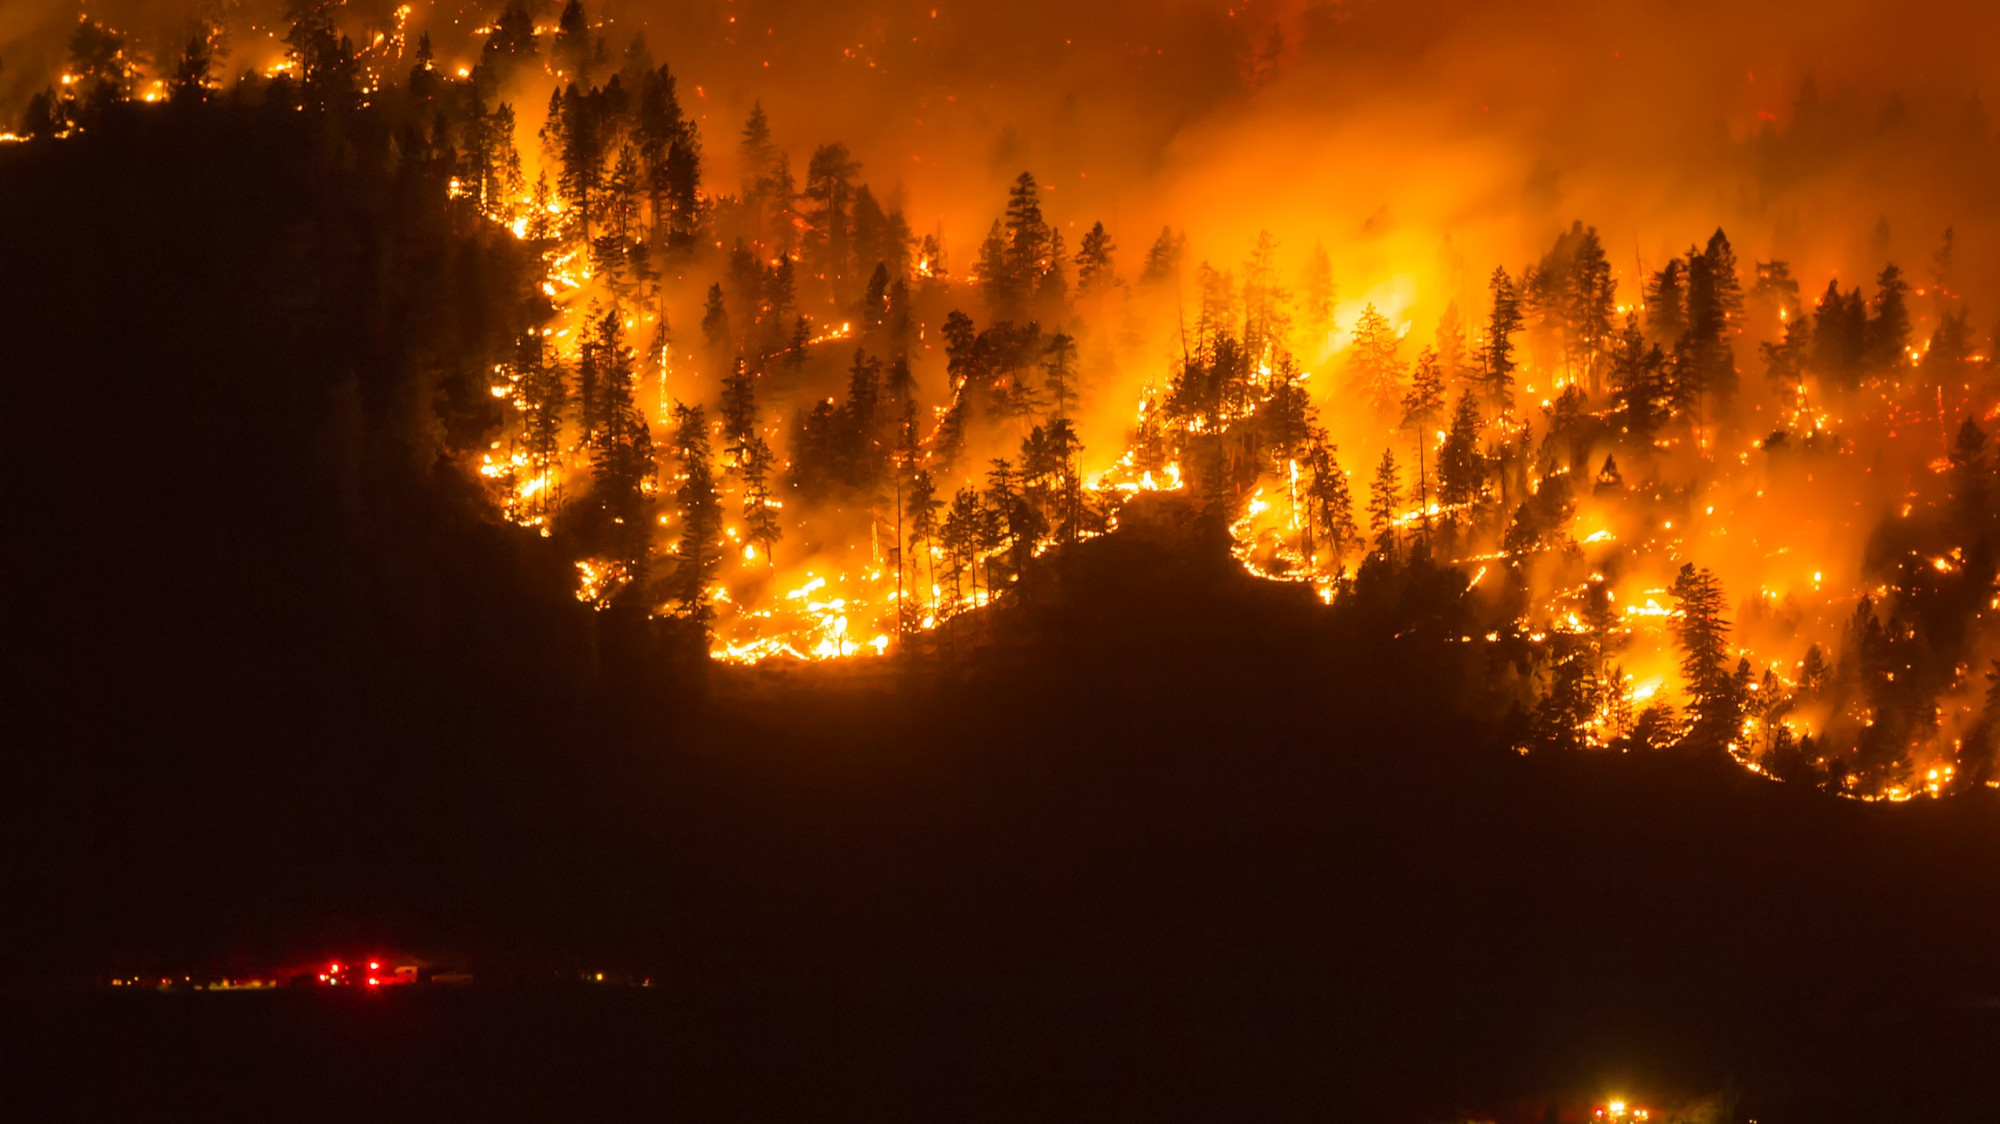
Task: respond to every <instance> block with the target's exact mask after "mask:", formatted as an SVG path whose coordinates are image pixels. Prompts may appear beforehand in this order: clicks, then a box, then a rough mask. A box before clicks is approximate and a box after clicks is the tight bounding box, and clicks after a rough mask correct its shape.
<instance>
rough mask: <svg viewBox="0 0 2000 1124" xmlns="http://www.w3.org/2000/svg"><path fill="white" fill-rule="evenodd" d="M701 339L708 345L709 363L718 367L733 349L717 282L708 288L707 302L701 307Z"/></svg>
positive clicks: (726, 314)
mask: <svg viewBox="0 0 2000 1124" xmlns="http://www.w3.org/2000/svg"><path fill="white" fill-rule="evenodd" d="M701 338H702V340H703V341H704V342H706V343H707V344H708V354H709V361H710V362H711V363H713V364H715V365H716V366H718V367H720V366H721V365H722V362H723V358H724V357H725V356H727V355H728V354H729V353H730V352H731V351H732V350H734V349H735V335H734V333H732V332H731V331H730V329H729V308H728V306H727V305H725V304H723V301H722V285H721V283H719V282H718V283H716V284H714V285H710V286H709V287H708V301H707V303H705V304H704V305H702V309H701Z"/></svg>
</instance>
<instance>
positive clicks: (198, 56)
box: [168, 24, 215, 102]
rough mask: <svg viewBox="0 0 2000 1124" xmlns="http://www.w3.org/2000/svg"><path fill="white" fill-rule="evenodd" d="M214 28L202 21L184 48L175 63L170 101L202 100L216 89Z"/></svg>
mask: <svg viewBox="0 0 2000 1124" xmlns="http://www.w3.org/2000/svg"><path fill="white" fill-rule="evenodd" d="M212 34H213V31H212V30H211V29H210V28H209V27H208V25H206V24H203V25H202V27H201V29H200V30H198V31H196V32H195V33H194V34H193V35H191V36H189V37H188V41H187V46H186V47H185V48H183V49H182V50H181V57H180V60H179V61H178V62H176V63H175V64H174V82H173V88H172V90H171V92H170V93H169V94H168V97H169V99H170V100H172V101H175V102H203V101H207V100H208V96H209V94H211V93H213V92H214V89H215V74H214V72H215V49H214V47H213V46H212V45H211V44H210V41H209V40H210V36H211V35H212Z"/></svg>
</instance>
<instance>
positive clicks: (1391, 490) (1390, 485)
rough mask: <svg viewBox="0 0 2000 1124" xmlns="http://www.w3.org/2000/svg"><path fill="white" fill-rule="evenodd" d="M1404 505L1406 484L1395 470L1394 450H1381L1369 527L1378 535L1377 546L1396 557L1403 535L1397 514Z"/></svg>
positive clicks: (1371, 489) (1370, 497)
mask: <svg viewBox="0 0 2000 1124" xmlns="http://www.w3.org/2000/svg"><path fill="white" fill-rule="evenodd" d="M1402 507H1403V484H1402V481H1401V479H1400V478H1399V474H1398V472H1397V469H1396V454H1395V451H1394V450H1391V449H1384V450H1382V460H1381V463H1379V464H1377V465H1376V466H1375V479H1374V481H1373V482H1372V483H1371V484H1370V485H1369V487H1368V530H1369V532H1370V533H1372V534H1373V535H1374V536H1375V549H1376V550H1377V551H1379V552H1380V553H1381V554H1382V555H1383V556H1385V557H1388V558H1394V557H1395V556H1396V551H1397V548H1398V546H1399V544H1400V541H1401V537H1400V534H1399V529H1398V527H1397V524H1396V516H1397V515H1398V514H1399V513H1400V512H1401V511H1402Z"/></svg>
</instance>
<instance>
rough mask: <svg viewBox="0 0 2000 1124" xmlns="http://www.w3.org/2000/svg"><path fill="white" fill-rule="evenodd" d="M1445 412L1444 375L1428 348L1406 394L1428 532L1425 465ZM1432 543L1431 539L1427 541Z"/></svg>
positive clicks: (1405, 416)
mask: <svg viewBox="0 0 2000 1124" xmlns="http://www.w3.org/2000/svg"><path fill="white" fill-rule="evenodd" d="M1443 412H1444V378H1443V377H1442V376H1441V375H1440V373H1439V371H1438V365H1437V353H1436V352H1434V351H1432V350H1431V349H1430V348H1428V347H1427V348H1425V349H1424V350H1423V351H1422V353H1420V354H1419V355H1418V356H1417V367H1416V371H1415V373H1414V374H1412V376H1411V378H1410V389H1409V393H1407V394H1405V395H1404V396H1403V423H1402V424H1403V428H1404V429H1407V430H1409V431H1410V433H1411V435H1412V436H1413V437H1414V438H1415V439H1416V446H1417V505H1418V507H1419V508H1420V509H1421V510H1422V511H1423V512H1424V533H1425V535H1426V536H1427V537H1428V535H1429V533H1430V525H1431V517H1430V489H1429V483H1428V476H1427V474H1426V472H1425V466H1424V459H1425V458H1424V451H1425V449H1426V448H1428V447H1429V445H1430V443H1431V430H1432V429H1433V428H1434V427H1435V426H1436V425H1437V422H1438V418H1439V416H1440V415H1441V414H1443ZM1425 545H1426V546H1428V545H1429V544H1428V542H1426V544H1425Z"/></svg>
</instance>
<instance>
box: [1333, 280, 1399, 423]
mask: <svg viewBox="0 0 2000 1124" xmlns="http://www.w3.org/2000/svg"><path fill="white" fill-rule="evenodd" d="M1402 342H1403V341H1402V340H1401V339H1400V338H1398V337H1397V335H1396V329H1395V327H1394V326H1393V325H1391V324H1390V323H1389V318H1388V317H1386V316H1384V315H1382V314H1381V313H1380V312H1377V311H1376V310H1375V306H1374V305H1373V304H1370V305H1368V306H1367V307H1366V308H1364V309H1362V310H1361V317H1360V319H1358V320H1356V321H1355V324H1354V340H1353V342H1352V343H1350V344H1349V345H1348V350H1347V355H1348V359H1347V365H1348V370H1349V371H1350V372H1352V377H1353V379H1354V386H1355V391H1356V393H1357V394H1358V395H1360V396H1362V397H1364V398H1366V399H1367V401H1368V402H1369V404H1370V405H1371V406H1373V407H1374V410H1375V416H1376V417H1378V418H1381V419H1384V420H1388V419H1393V418H1395V417H1396V416H1397V412H1398V410H1399V409H1400V408H1401V406H1402V402H1403V371H1402V363H1401V361H1400V360H1399V359H1398V358H1397V355H1396V353H1397V351H1398V350H1399V349H1400V348H1401V347H1402Z"/></svg>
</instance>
